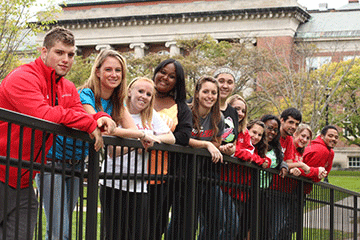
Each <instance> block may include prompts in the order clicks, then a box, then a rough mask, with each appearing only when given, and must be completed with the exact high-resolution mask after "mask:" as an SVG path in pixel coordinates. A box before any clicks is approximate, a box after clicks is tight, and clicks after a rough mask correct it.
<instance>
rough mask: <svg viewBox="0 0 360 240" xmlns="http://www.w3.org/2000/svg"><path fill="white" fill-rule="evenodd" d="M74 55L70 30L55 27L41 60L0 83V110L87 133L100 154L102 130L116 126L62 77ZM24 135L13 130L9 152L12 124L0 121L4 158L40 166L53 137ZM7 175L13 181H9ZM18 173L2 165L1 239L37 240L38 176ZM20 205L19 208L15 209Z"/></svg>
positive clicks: (28, 132)
mask: <svg viewBox="0 0 360 240" xmlns="http://www.w3.org/2000/svg"><path fill="white" fill-rule="evenodd" d="M74 55H75V40H74V36H73V34H72V33H71V32H70V31H69V30H67V29H65V28H60V27H56V28H54V29H52V30H51V31H49V32H48V33H47V34H46V36H45V38H44V43H43V47H42V49H41V56H40V57H39V58H38V59H36V60H35V61H34V62H31V63H29V64H25V65H22V66H20V67H18V68H16V69H15V70H14V71H12V72H11V73H10V74H9V75H8V76H7V77H6V78H5V79H4V80H3V81H2V83H1V85H0V107H1V108H5V109H8V110H11V111H15V112H19V113H22V114H26V115H30V116H33V117H37V118H41V119H44V120H48V121H51V122H54V123H58V124H63V125H65V126H67V127H71V128H77V129H79V130H81V131H86V132H88V133H89V134H90V136H91V137H93V138H95V150H96V151H98V150H99V149H100V148H101V147H102V146H103V139H102V137H101V132H100V129H99V128H100V127H104V129H105V131H107V132H108V133H109V134H110V133H111V132H112V131H113V130H114V129H115V127H116V124H115V122H114V121H113V120H112V119H111V118H110V116H109V115H108V114H106V113H98V114H96V115H89V114H88V113H87V112H85V110H84V109H83V107H82V104H81V102H80V97H79V94H78V92H77V90H76V88H75V85H74V84H73V83H72V82H70V81H69V80H67V79H65V78H64V76H65V75H66V74H67V73H68V72H69V71H70V69H71V66H72V64H73V61H74ZM20 131H21V130H20V127H19V126H17V125H12V126H11V132H10V133H9V134H10V136H11V144H10V149H8V147H7V137H8V123H7V122H2V121H0V132H1V135H0V156H7V152H8V151H9V152H10V156H9V157H10V158H14V159H20V157H21V160H23V161H34V162H41V156H42V148H41V147H42V142H43V141H46V147H45V151H46V152H47V151H48V150H49V148H50V147H51V145H52V137H51V136H50V137H47V138H46V137H43V133H42V132H40V131H35V134H34V138H32V130H31V129H30V128H27V127H24V128H23V138H22V139H20V138H19V135H20ZM43 138H46V139H43ZM20 141H21V142H22V148H21V149H19V145H20ZM32 144H33V145H34V147H33V148H32ZM19 152H21V155H20V154H19ZM46 152H45V155H46ZM31 156H33V157H31ZM31 158H32V159H31ZM7 171H9V175H8V176H9V177H8V178H7V179H6V177H7V175H6V172H7ZM18 174H19V170H18V168H16V167H10V168H9V169H6V166H5V165H0V239H3V237H6V239H15V236H16V239H32V238H33V232H34V227H35V224H36V218H37V204H38V202H37V199H36V197H35V194H34V189H33V187H32V180H33V177H34V176H35V174H30V172H29V171H28V170H27V169H21V173H20V174H21V176H18ZM30 176H31V177H30ZM18 179H19V180H20V181H18ZM5 192H6V196H7V197H6V199H5V197H4V196H5ZM5 200H6V201H7V208H6V209H5V208H4V203H5ZM17 201H19V203H20V204H19V206H16V203H17ZM4 218H6V221H4ZM28 222H29V223H30V225H29V226H28ZM5 229H6V236H5V233H4V231H5Z"/></svg>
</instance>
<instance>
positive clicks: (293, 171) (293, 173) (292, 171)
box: [290, 167, 301, 177]
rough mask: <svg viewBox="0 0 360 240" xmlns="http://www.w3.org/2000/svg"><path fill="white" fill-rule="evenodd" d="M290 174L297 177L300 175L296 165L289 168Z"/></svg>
mask: <svg viewBox="0 0 360 240" xmlns="http://www.w3.org/2000/svg"><path fill="white" fill-rule="evenodd" d="M290 174H292V175H294V176H296V177H298V176H300V175H301V171H300V169H298V168H297V167H294V168H292V169H290Z"/></svg>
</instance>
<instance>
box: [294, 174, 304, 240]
mask: <svg viewBox="0 0 360 240" xmlns="http://www.w3.org/2000/svg"><path fill="white" fill-rule="evenodd" d="M298 183H299V187H298V194H299V205H298V206H296V207H298V209H299V211H298V216H297V217H298V221H297V224H298V226H296V228H297V233H296V239H297V240H301V239H303V229H304V209H305V207H304V205H305V201H304V198H305V195H304V181H302V180H298Z"/></svg>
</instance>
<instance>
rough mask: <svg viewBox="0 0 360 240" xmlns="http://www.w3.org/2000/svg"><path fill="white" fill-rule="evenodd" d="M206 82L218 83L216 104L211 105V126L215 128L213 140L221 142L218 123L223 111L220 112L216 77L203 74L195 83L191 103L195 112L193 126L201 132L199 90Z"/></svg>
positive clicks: (193, 112)
mask: <svg viewBox="0 0 360 240" xmlns="http://www.w3.org/2000/svg"><path fill="white" fill-rule="evenodd" d="M205 82H211V83H214V84H215V85H216V88H217V99H216V102H215V104H214V106H212V107H211V110H210V113H211V126H212V128H213V129H214V135H213V136H212V141H216V142H220V140H221V139H220V138H218V137H217V135H218V132H219V128H218V124H219V122H220V121H221V112H220V102H219V94H220V91H219V83H218V82H217V81H216V80H215V78H213V77H210V76H203V77H201V78H200V79H199V80H198V81H197V82H196V85H195V92H194V98H193V101H192V103H191V105H190V108H191V111H192V114H193V128H194V129H195V130H196V132H198V133H199V132H200V127H201V126H200V115H199V98H198V97H199V92H200V90H201V87H202V85H203V84H204V83H205Z"/></svg>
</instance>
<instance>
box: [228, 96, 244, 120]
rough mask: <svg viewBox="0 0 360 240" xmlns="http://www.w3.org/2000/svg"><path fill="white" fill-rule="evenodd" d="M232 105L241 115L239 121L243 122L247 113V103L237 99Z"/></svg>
mask: <svg viewBox="0 0 360 240" xmlns="http://www.w3.org/2000/svg"><path fill="white" fill-rule="evenodd" d="M231 106H232V107H233V108H234V109H235V110H236V112H237V113H238V116H239V122H241V121H242V120H243V119H244V117H245V115H246V105H245V103H244V102H243V101H241V100H235V101H233V102H232V103H231Z"/></svg>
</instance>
